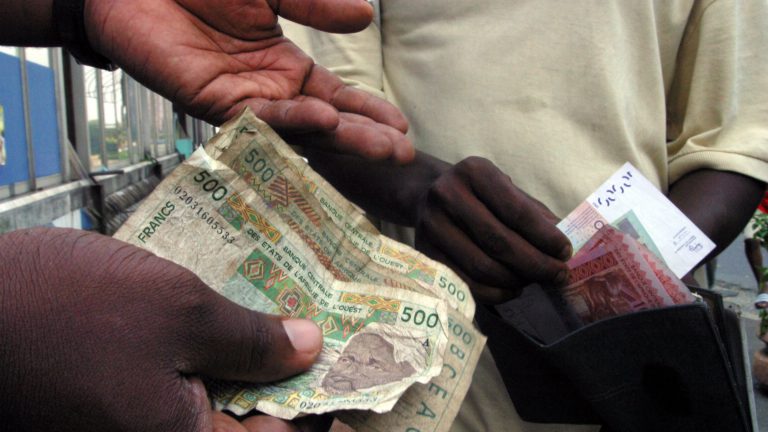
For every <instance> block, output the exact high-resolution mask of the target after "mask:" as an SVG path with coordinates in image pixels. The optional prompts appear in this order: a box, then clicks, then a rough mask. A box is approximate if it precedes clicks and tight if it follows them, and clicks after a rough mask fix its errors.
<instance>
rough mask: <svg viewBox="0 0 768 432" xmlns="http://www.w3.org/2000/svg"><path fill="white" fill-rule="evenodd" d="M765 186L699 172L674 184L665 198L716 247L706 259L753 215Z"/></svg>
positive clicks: (732, 175)
mask: <svg viewBox="0 0 768 432" xmlns="http://www.w3.org/2000/svg"><path fill="white" fill-rule="evenodd" d="M764 190H765V184H764V183H763V182H761V181H759V180H756V179H753V178H751V177H747V176H744V175H741V174H736V173H733V172H726V171H715V170H699V171H695V172H692V173H690V174H687V175H685V176H684V177H682V178H681V179H680V180H678V181H676V182H675V183H674V184H673V185H672V186H671V187H670V190H669V198H670V200H672V202H673V203H675V205H677V207H678V208H679V209H680V210H681V211H682V212H683V213H685V215H686V216H688V218H690V219H691V220H692V221H693V222H694V223H695V224H696V225H697V226H698V227H699V228H700V229H701V230H702V231H703V232H704V233H705V234H706V235H707V236H709V238H710V239H712V241H713V242H715V244H716V245H717V246H716V247H715V250H714V251H712V253H710V255H709V256H710V257H714V256H717V254H719V253H720V252H722V250H723V249H725V248H726V247H727V246H728V245H729V244H730V243H731V242H732V241H733V240H734V239H735V238H736V236H738V234H739V232H741V230H742V229H743V228H744V226H745V225H746V224H747V222H748V221H749V218H750V217H751V216H752V214H754V212H755V209H756V208H757V205H758V204H759V203H760V199H761V198H762V196H763V191H764Z"/></svg>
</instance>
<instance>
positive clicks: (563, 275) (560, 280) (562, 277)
mask: <svg viewBox="0 0 768 432" xmlns="http://www.w3.org/2000/svg"><path fill="white" fill-rule="evenodd" d="M566 282H568V270H560V273H558V274H557V277H555V283H556V284H557V285H565V283H566Z"/></svg>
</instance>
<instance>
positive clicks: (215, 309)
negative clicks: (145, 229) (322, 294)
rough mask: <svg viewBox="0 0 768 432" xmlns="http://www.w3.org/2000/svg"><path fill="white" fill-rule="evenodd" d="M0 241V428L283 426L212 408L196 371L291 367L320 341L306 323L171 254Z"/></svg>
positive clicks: (98, 244)
mask: <svg viewBox="0 0 768 432" xmlns="http://www.w3.org/2000/svg"><path fill="white" fill-rule="evenodd" d="M0 246H1V247H0V268H2V274H3V279H4V281H3V284H2V287H0V329H2V333H0V351H1V352H2V355H0V366H2V370H3V371H11V373H7V372H5V373H3V374H2V375H0V389H1V390H0V407H2V408H0V424H1V425H3V428H4V429H7V430H14V431H38V430H48V429H51V427H53V428H54V429H56V430H77V431H103V430H109V431H134V430H135V431H163V432H166V431H184V432H187V431H211V430H213V427H214V425H215V426H216V427H217V428H218V429H217V430H232V431H237V430H241V431H245V430H250V431H253V430H291V428H293V425H290V424H288V423H285V422H282V421H280V420H277V419H271V418H253V419H248V420H247V421H245V422H244V423H243V424H242V425H239V424H237V423H233V422H232V421H231V419H227V418H226V417H224V415H223V414H221V413H213V412H212V410H211V405H210V402H209V400H208V397H207V394H206V390H205V388H204V386H203V384H202V382H201V380H200V378H198V377H199V376H205V377H214V378H222V379H230V380H245V381H253V382H267V381H274V380H276V379H280V378H283V377H287V376H290V375H293V374H296V373H298V372H301V371H303V370H305V369H307V368H308V367H309V366H310V365H311V364H312V363H313V362H314V360H315V358H316V357H317V355H318V354H319V351H320V348H321V345H322V337H321V334H320V331H319V329H318V328H317V326H315V325H314V324H312V323H311V322H308V321H304V320H292V319H291V320H288V319H281V318H279V317H275V316H268V315H264V314H261V313H258V312H254V311H249V310H247V309H245V308H242V307H240V306H237V305H235V304H234V303H232V302H230V301H228V300H226V299H225V298H224V297H222V296H220V295H219V294H217V293H215V292H214V291H213V290H211V289H209V288H208V287H207V286H206V285H205V284H203V283H202V282H201V281H200V280H199V279H198V278H197V277H196V276H195V275H194V274H193V273H192V272H190V271H188V270H186V269H184V268H182V267H180V266H178V265H176V264H173V263H172V262H170V261H167V260H164V259H161V258H158V257H157V256H155V255H153V254H151V253H149V252H147V251H144V250H141V249H139V248H136V247H134V246H131V245H128V244H126V243H123V242H121V241H118V240H114V239H111V238H109V237H104V236H100V235H97V234H93V233H88V232H85V231H77V230H64V229H32V230H23V231H16V232H12V233H9V234H5V235H3V236H2V237H0ZM202 259H205V258H204V257H202Z"/></svg>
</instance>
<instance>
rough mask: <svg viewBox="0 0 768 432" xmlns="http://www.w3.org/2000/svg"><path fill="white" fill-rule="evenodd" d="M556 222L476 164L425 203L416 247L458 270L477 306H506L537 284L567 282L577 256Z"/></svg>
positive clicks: (446, 174)
mask: <svg viewBox="0 0 768 432" xmlns="http://www.w3.org/2000/svg"><path fill="white" fill-rule="evenodd" d="M557 222H558V218H557V217H556V216H555V215H554V214H553V213H552V212H551V211H550V210H549V209H548V208H547V207H546V206H544V204H542V203H541V202H539V201H537V200H536V199H534V198H532V197H531V196H529V195H528V194H526V193H525V192H523V191H522V190H520V189H518V188H517V187H516V186H515V185H514V184H513V183H512V181H511V180H510V178H509V176H507V175H506V174H504V173H503V172H502V171H501V170H499V168H497V167H496V166H495V165H494V164H493V163H492V162H491V161H489V160H487V159H483V158H479V157H470V158H467V159H464V160H463V161H461V162H459V163H457V164H456V165H453V166H451V167H450V168H448V169H446V170H444V171H443V173H442V174H441V175H440V176H439V177H437V178H436V179H435V181H434V182H433V183H432V185H431V186H430V187H429V189H428V191H427V192H426V193H425V194H424V195H423V196H422V199H421V201H420V203H419V208H418V212H417V220H416V248H417V249H419V250H422V251H424V252H425V253H426V254H427V255H429V256H431V257H432V258H435V259H437V260H439V261H442V262H444V263H446V264H447V265H449V266H450V267H452V268H453V269H454V270H455V271H456V272H457V273H458V274H459V275H460V276H461V277H462V278H463V279H464V280H465V281H467V283H468V284H469V286H470V288H471V289H472V293H473V294H474V296H475V298H476V299H477V300H478V301H479V302H481V303H501V302H504V301H506V300H509V299H511V298H514V297H516V296H517V295H519V294H520V290H521V289H522V288H523V287H524V286H525V285H528V284H530V283H533V282H543V283H550V284H555V285H557V284H562V283H564V282H565V280H566V278H567V274H568V273H567V272H568V267H567V265H566V263H565V260H567V259H568V258H570V255H571V250H572V249H571V245H570V242H569V241H568V238H567V237H566V236H565V235H564V234H563V233H561V232H560V231H559V230H558V229H557V227H556V226H555V225H556V224H557Z"/></svg>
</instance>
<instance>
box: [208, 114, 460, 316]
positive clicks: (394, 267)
mask: <svg viewBox="0 0 768 432" xmlns="http://www.w3.org/2000/svg"><path fill="white" fill-rule="evenodd" d="M206 150H207V151H208V153H209V154H210V155H211V156H213V157H214V158H216V159H217V160H220V161H221V162H223V163H225V164H227V165H228V166H230V167H231V168H232V169H233V170H235V171H236V172H237V173H238V174H240V175H241V176H242V177H243V178H245V179H247V182H248V183H249V185H250V186H251V187H252V188H253V189H254V190H256V191H258V193H259V194H260V195H261V196H262V197H263V198H264V199H265V200H267V201H268V202H269V203H270V205H271V206H273V207H274V208H275V209H276V210H277V211H278V212H279V213H280V214H281V215H282V217H283V218H285V219H290V220H291V221H292V223H293V224H294V226H298V227H300V229H302V230H304V231H306V232H307V233H308V234H309V235H310V236H311V237H312V238H313V239H315V240H316V243H317V244H318V245H319V248H320V249H327V250H326V251H325V254H326V255H333V253H335V252H336V251H342V252H345V253H346V254H347V255H348V256H350V255H354V253H352V252H351V251H349V248H347V247H346V244H350V245H351V246H353V247H354V248H355V249H357V250H358V254H359V252H362V253H363V254H364V255H367V256H368V261H370V262H371V263H370V264H365V266H366V267H367V269H369V272H370V271H372V270H374V268H375V267H377V266H378V267H383V268H386V269H388V270H389V274H390V275H394V274H400V275H402V276H403V277H406V278H408V279H410V280H412V281H414V282H416V283H418V284H419V285H421V286H422V287H423V288H425V289H426V290H427V292H428V293H431V294H432V295H434V296H437V297H441V298H444V299H446V301H448V303H449V305H450V306H452V307H454V308H456V309H457V310H459V311H460V312H461V313H462V314H463V315H464V316H465V317H467V318H470V319H471V318H472V317H473V316H474V312H475V303H474V299H473V298H472V296H471V294H470V293H469V288H468V286H467V285H466V284H465V283H464V281H462V280H461V279H460V278H459V277H458V276H457V275H456V274H455V273H454V272H453V271H452V270H450V269H449V268H448V267H446V266H445V265H443V264H441V263H439V262H436V261H434V260H432V259H430V258H428V257H426V256H425V255H423V254H421V253H419V252H418V251H416V250H414V249H412V248H410V247H408V246H406V245H403V244H400V243H398V242H396V241H394V240H391V239H389V238H387V237H384V236H382V235H381V234H380V233H379V232H378V230H376V228H375V227H373V225H371V224H370V223H369V222H368V220H367V219H366V218H365V215H364V214H363V213H362V212H360V210H358V209H357V207H356V206H354V205H353V204H352V203H351V202H349V201H348V200H346V199H345V198H344V197H343V196H342V195H341V194H340V193H339V192H338V191H336V189H335V188H333V186H331V185H330V184H329V183H328V182H327V181H326V180H325V179H323V178H322V177H321V176H320V175H319V174H317V173H316V172H314V171H313V170H312V169H311V168H310V167H309V165H307V163H306V162H305V161H304V160H303V159H302V158H301V157H299V156H298V155H297V154H296V153H295V152H294V151H293V150H292V149H291V148H290V147H289V146H288V145H287V144H286V143H285V142H283V140H282V139H281V138H280V137H279V136H278V135H277V134H276V133H275V132H274V131H273V130H272V129H271V128H270V127H269V126H268V125H267V124H266V123H264V122H262V121H261V120H259V119H258V118H256V117H255V116H254V115H253V113H251V112H250V111H248V110H246V111H245V112H244V113H243V114H242V115H241V116H240V117H239V118H238V119H236V120H233V121H231V122H229V123H228V124H227V125H225V126H224V127H222V131H221V133H220V134H219V135H218V136H217V137H215V138H214V139H212V140H211V141H210V142H209V143H208V144H207V145H206ZM321 224H322V227H320V225H321ZM313 225H314V226H313ZM328 225H336V227H335V228H331V227H329V226H328ZM313 232H314V233H318V232H320V233H321V234H322V235H317V234H314V235H313ZM335 232H340V233H341V234H343V236H345V238H344V239H343V240H342V239H339V238H338V237H337V236H336V235H335V234H333V235H331V234H332V233H335ZM329 235H331V238H330V239H329V238H328V236H329ZM329 252H333V253H329ZM342 261H343V259H337V260H336V262H335V263H334V264H335V265H339V264H340V263H341V262H342ZM357 265H358V266H359V265H361V264H360V263H359V262H358V264H357ZM353 280H355V279H353ZM390 282H391V281H390ZM385 284H386V283H385ZM406 285H410V284H408V283H406ZM396 286H397V285H396ZM406 288H407V287H406ZM407 289H408V288H407Z"/></svg>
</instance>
